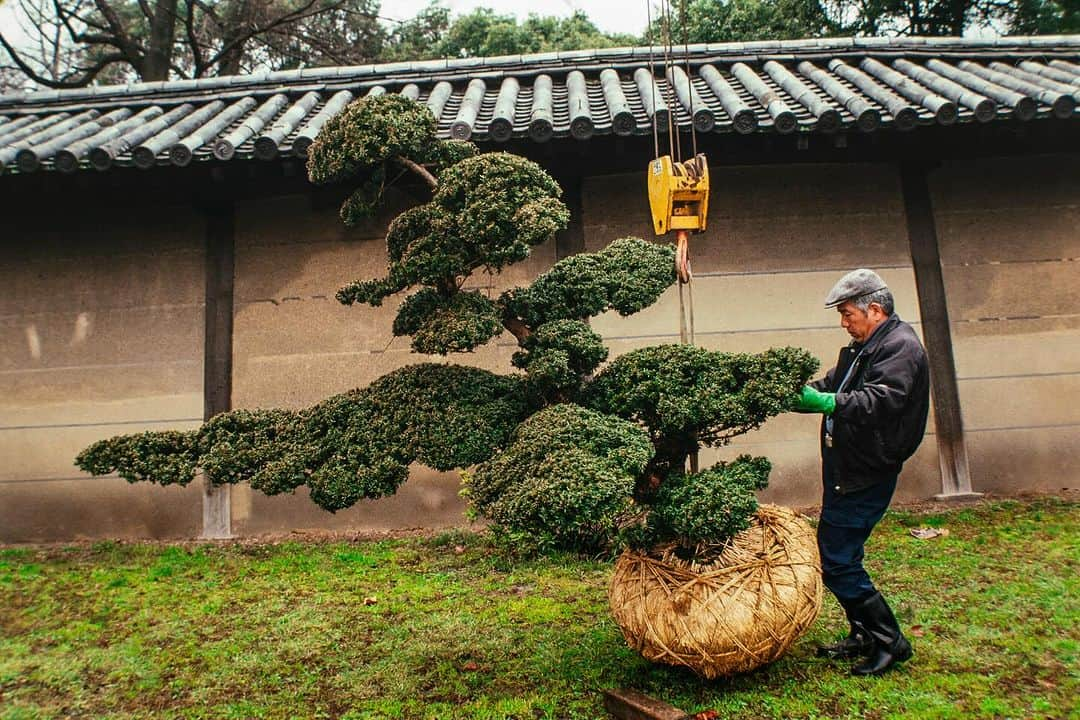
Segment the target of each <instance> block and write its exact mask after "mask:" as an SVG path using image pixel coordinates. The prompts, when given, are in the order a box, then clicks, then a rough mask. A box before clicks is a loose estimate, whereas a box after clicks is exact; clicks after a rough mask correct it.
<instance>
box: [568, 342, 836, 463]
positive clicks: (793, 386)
mask: <svg viewBox="0 0 1080 720" xmlns="http://www.w3.org/2000/svg"><path fill="white" fill-rule="evenodd" d="M817 368H818V361H817V359H816V358H814V357H813V356H812V355H811V354H810V353H809V352H807V351H806V350H801V349H797V348H773V349H770V350H767V351H766V352H764V353H760V354H756V355H753V354H741V353H725V352H714V351H710V350H705V349H704V348H700V347H694V346H691V345H656V346H653V347H647V348H642V349H640V350H634V351H631V352H629V353H626V354H625V355H621V356H619V357H618V358H616V359H615V360H614V361H612V363H611V364H610V365H608V366H607V367H605V368H604V369H603V370H602V371H601V372H600V373H599V374H598V375H597V377H596V382H594V383H593V384H592V386H591V387H590V388H589V392H588V394H587V396H586V398H585V404H586V405H587V406H588V407H591V408H593V409H595V410H598V411H600V412H604V413H611V414H613V415H618V416H619V417H623V418H627V419H630V420H634V421H636V422H639V423H641V424H642V425H644V426H645V427H647V428H648V429H649V432H650V434H651V435H652V437H653V439H654V440H661V439H666V440H678V439H688V440H690V441H692V442H694V443H700V444H703V445H717V444H722V443H723V442H725V441H726V440H728V439H730V438H731V437H734V436H735V435H739V434H741V433H744V432H747V431H749V430H753V429H754V428H757V427H758V426H760V425H761V424H762V423H763V422H765V420H766V419H767V418H768V417H770V416H773V415H777V414H779V413H781V412H786V411H789V410H792V409H794V402H795V398H796V396H797V395H798V391H799V388H801V387H802V386H803V385H804V384H805V383H806V381H807V380H808V379H809V378H810V376H811V375H812V374H813V373H814V372H815V371H816V370H817Z"/></svg>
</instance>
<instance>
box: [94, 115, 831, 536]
mask: <svg viewBox="0 0 1080 720" xmlns="http://www.w3.org/2000/svg"><path fill="white" fill-rule="evenodd" d="M402 169H404V170H405V171H408V172H411V173H413V174H415V175H416V176H417V177H419V178H421V179H422V180H423V181H424V182H425V183H426V184H427V186H428V187H429V188H430V192H431V198H430V200H429V201H428V202H426V203H423V204H420V205H417V206H415V207H413V208H410V209H409V210H406V211H405V212H403V213H401V214H400V215H399V216H397V217H396V218H395V219H394V220H393V221H392V222H391V223H390V226H389V228H388V230H387V233H386V252H387V259H388V265H387V272H386V275H385V276H383V277H378V278H363V279H359V280H357V281H356V282H352V283H350V284H348V285H346V286H345V287H343V288H341V289H340V290H339V291H338V293H337V298H338V300H339V301H340V302H342V303H345V304H347V305H353V304H361V305H362V304H367V305H373V306H377V305H380V304H381V303H382V302H383V301H384V300H385V299H386V298H388V297H390V296H392V295H398V294H404V295H405V297H404V301H403V302H402V303H401V304H400V308H399V310H398V312H397V315H396V317H395V319H394V322H393V332H394V334H395V335H398V336H408V337H409V338H410V339H411V344H412V348H413V349H414V350H415V351H416V352H419V353H426V354H437V355H449V354H451V353H463V352H469V351H472V350H474V349H475V348H477V347H480V346H481V345H483V344H485V343H487V342H490V341H491V340H492V339H493V338H495V337H497V336H499V335H500V334H502V333H509V335H511V336H512V337H513V338H514V339H515V340H516V341H517V345H518V351H517V352H516V353H515V354H514V356H513V359H512V364H513V368H508V369H507V370H508V371H507V373H506V374H496V373H492V372H489V371H486V370H480V369H476V368H472V367H467V366H462V365H455V364H450V363H446V364H442V363H430V362H429V363H420V364H416V365H412V366H408V367H404V368H401V369H399V370H396V371H394V372H391V373H389V374H387V375H385V376H383V377H382V378H380V379H378V380H377V381H375V382H374V383H372V384H371V385H369V386H367V387H364V388H358V389H355V390H351V391H349V392H346V393H342V394H340V395H335V396H333V397H330V398H327V399H326V400H324V401H323V402H321V403H319V404H317V405H315V406H313V407H310V408H307V409H304V410H300V411H291V410H278V409H270V410H234V411H231V412H226V413H222V414H220V415H218V416H216V417H214V418H212V419H211V420H210V421H209V422H207V423H206V424H205V425H203V426H202V427H201V428H200V429H198V430H195V431H191V432H174V431H168V432H148V433H140V434H136V435H126V436H119V437H114V438H111V439H108V440H104V441H101V442H98V443H95V444H93V445H91V446H90V447H88V448H87V449H86V450H84V451H83V452H82V453H81V454H80V455H79V456H78V458H77V460H76V463H77V465H78V466H79V467H80V468H82V469H83V470H86V471H88V472H91V473H94V474H106V473H113V472H115V473H118V474H119V475H120V476H121V477H123V478H125V479H127V480H128V481H131V482H137V481H147V482H153V483H158V484H162V485H165V484H181V485H183V484H187V483H189V482H191V481H192V480H193V479H194V478H195V476H196V474H197V472H198V471H200V470H201V471H202V472H203V473H204V474H205V476H206V477H207V478H208V479H209V481H210V482H211V483H213V484H217V485H220V484H225V483H238V482H247V483H250V485H251V486H252V487H253V488H255V489H257V490H259V491H261V492H264V493H266V494H270V495H272V494H276V493H282V492H293V491H295V490H296V489H297V488H300V487H301V486H307V488H308V491H309V494H310V497H311V499H312V501H314V502H315V503H316V504H318V505H319V506H320V507H323V508H325V509H327V510H329V511H336V510H340V509H342V508H347V507H350V506H352V505H354V504H355V503H357V502H360V501H362V500H364V499H370V498H378V497H383V496H386V495H390V494H393V493H394V492H395V491H396V490H397V488H398V487H399V486H400V485H401V483H403V482H404V481H405V480H406V479H407V477H408V467H409V465H410V464H411V463H414V462H417V463H422V464H424V465H427V466H429V467H431V468H434V469H436V470H451V469H460V470H463V471H465V472H464V473H463V477H464V480H465V488H464V492H465V494H466V495H467V497H468V499H469V502H470V504H471V507H472V509H473V510H474V511H475V512H476V513H478V514H479V515H481V516H483V517H485V518H488V519H489V520H490V521H491V522H492V526H493V528H494V529H495V530H496V531H499V532H507V533H513V534H515V535H518V536H520V535H526V536H529V537H531V538H532V539H533V540H534V541H535V542H537V543H538V544H539V545H540V546H542V547H550V548H562V549H570V550H580V551H596V550H600V549H609V548H612V547H614V546H617V545H620V544H626V545H630V546H632V547H650V546H652V545H655V544H657V543H660V542H665V541H673V540H674V541H677V542H679V543H681V544H683V545H685V546H686V547H693V546H695V545H697V544H698V543H702V542H720V541H722V540H724V539H726V538H730V537H732V536H733V535H735V534H737V533H739V532H740V531H742V530H743V529H745V528H746V527H748V525H749V522H750V518H751V516H752V515H753V514H754V512H755V511H756V509H757V503H756V500H755V491H757V490H759V489H761V488H763V487H765V485H766V483H767V481H768V475H769V470H770V466H769V462H768V460H766V459H765V458H752V457H749V456H740V457H738V458H737V459H735V460H732V461H731V462H727V463H719V464H717V465H714V466H712V467H709V468H705V469H703V470H701V471H700V472H688V471H687V460H688V458H689V457H690V455H691V454H692V453H695V452H696V451H697V450H698V449H699V448H700V447H702V446H716V445H722V444H724V443H726V442H727V441H729V440H730V438H732V437H733V436H735V435H737V434H740V433H744V432H747V431H749V430H752V429H754V428H756V427H758V426H760V425H761V424H762V423H763V422H764V421H765V420H766V419H767V418H768V417H770V416H772V415H776V414H778V413H781V412H784V411H787V410H790V409H792V407H793V404H794V399H795V398H796V396H797V394H798V392H797V391H798V390H799V388H801V387H802V385H803V384H804V383H805V382H806V381H807V379H808V378H809V377H810V375H811V374H812V373H813V372H814V371H815V370H816V369H817V361H816V360H815V359H814V358H813V357H812V356H811V355H810V354H809V353H807V352H806V351H804V350H800V349H795V348H780V349H772V350H769V351H767V352H764V353H760V354H736V353H725V352H715V351H709V350H705V349H702V348H697V347H690V346H686V345H659V346H654V347H647V348H643V349H640V350H636V351H633V352H629V353H627V354H625V355H622V356H620V357H618V358H616V359H615V360H613V361H611V362H607V364H606V365H605V362H606V361H607V360H608V350H607V348H606V347H605V346H604V343H603V339H602V338H601V337H600V336H599V335H598V334H597V333H596V332H595V331H594V330H593V329H592V328H591V327H590V324H589V319H590V318H592V317H594V316H596V315H599V314H601V313H605V312H609V311H615V312H618V313H620V314H622V315H630V314H633V313H636V312H638V311H639V310H641V309H643V308H646V307H648V306H649V305H651V304H653V303H654V302H656V300H657V299H658V298H659V296H660V295H661V293H663V292H664V290H665V289H667V288H668V287H669V286H670V285H671V284H672V283H673V282H675V272H674V250H673V249H672V248H671V247H669V246H667V245H661V244H656V243H652V242H646V241H644V240H641V239H637V238H623V239H619V240H615V241H614V242H612V243H611V244H610V245H608V246H607V247H606V248H604V249H603V250H601V251H599V252H596V253H585V254H579V255H575V256H572V257H568V258H565V259H563V260H560V261H559V262H557V263H555V265H554V266H553V267H551V269H549V270H548V271H547V272H545V273H543V274H541V275H540V276H539V277H537V278H536V279H535V280H534V281H533V282H532V283H531V284H529V285H527V286H523V287H515V288H513V289H510V290H507V291H506V292H503V293H502V294H501V295H500V296H498V297H489V296H488V295H486V294H485V293H483V292H480V291H477V290H474V289H467V288H468V285H467V283H466V281H467V280H468V279H469V278H470V276H472V275H473V274H474V273H476V272H482V271H486V272H492V273H498V272H499V271H501V270H502V269H503V268H505V267H507V266H509V265H511V264H513V263H516V262H520V261H522V260H524V259H525V258H526V257H528V255H529V253H530V249H531V248H532V247H534V246H536V245H538V244H540V243H542V242H545V241H546V240H548V239H550V238H551V237H552V236H553V235H554V234H555V233H556V232H558V231H559V230H561V229H563V228H564V227H565V226H566V224H567V222H568V220H569V212H568V211H567V208H566V206H565V205H564V204H563V203H562V201H561V200H560V195H561V190H560V188H559V187H558V185H557V184H556V183H555V181H554V180H553V179H552V178H551V177H550V176H549V175H548V174H547V173H546V172H544V170H543V169H542V168H541V167H540V166H539V165H537V164H536V163H533V162H531V161H529V160H526V159H524V158H521V157H518V156H515V155H511V154H508V153H487V154H480V153H478V151H477V149H476V147H475V146H474V145H472V144H470V143H463V142H457V141H443V140H440V139H439V138H437V137H436V125H435V119H434V117H433V116H432V115H431V113H430V112H429V111H428V110H427V108H426V107H425V106H422V105H419V104H417V103H414V102H413V101H411V100H407V99H404V98H401V97H399V96H394V95H383V96H378V97H368V98H365V99H362V100H359V101H357V102H355V103H353V104H352V105H351V106H349V107H348V108H347V109H346V110H345V111H344V112H342V113H341V114H340V115H339V116H337V117H336V118H334V119H333V120H332V121H330V122H329V123H327V125H326V127H325V128H324V130H323V131H322V133H321V134H320V135H319V138H318V139H317V140H316V142H315V143H314V144H313V145H312V147H311V150H310V154H309V160H308V173H309V176H310V179H311V180H312V181H313V182H316V183H331V182H333V183H341V182H349V183H352V184H353V185H355V188H356V189H355V192H353V194H352V195H351V196H349V198H348V199H347V200H346V201H345V203H344V204H343V205H342V208H341V218H342V220H343V221H344V222H345V223H346V224H348V225H352V224H354V223H356V222H358V221H359V220H360V219H362V218H364V217H368V216H370V215H371V214H372V213H373V212H374V211H375V210H376V208H378V207H379V205H380V202H381V200H382V197H383V193H384V191H385V189H386V184H387V182H388V179H389V178H392V177H396V176H399V175H400V174H401V170H402Z"/></svg>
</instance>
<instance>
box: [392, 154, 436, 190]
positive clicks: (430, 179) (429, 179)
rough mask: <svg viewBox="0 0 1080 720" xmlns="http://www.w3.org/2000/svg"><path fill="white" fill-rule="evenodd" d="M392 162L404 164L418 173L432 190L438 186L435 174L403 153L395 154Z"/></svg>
mask: <svg viewBox="0 0 1080 720" xmlns="http://www.w3.org/2000/svg"><path fill="white" fill-rule="evenodd" d="M394 162H396V163H398V164H400V165H404V166H405V167H407V168H409V169H410V170H412V171H413V172H414V173H416V174H417V175H419V176H420V177H421V179H423V181H424V182H426V183H427V185H428V187H429V188H431V190H432V191H433V192H434V191H435V190H437V189H438V188H439V181H438V180H436V179H435V176H434V175H432V174H431V173H430V172H428V169H427V168H426V167H424V166H423V165H421V164H420V163H418V162H415V161H413V160H410V159H409V158H407V157H404V156H403V155H398V156H396V157H395V158H394Z"/></svg>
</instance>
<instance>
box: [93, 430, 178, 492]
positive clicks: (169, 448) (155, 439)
mask: <svg viewBox="0 0 1080 720" xmlns="http://www.w3.org/2000/svg"><path fill="white" fill-rule="evenodd" d="M196 458H197V453H196V450H195V433H193V432H178V431H175V430H165V431H161V432H143V433H135V434H133V435H118V436H116V437H112V438H109V439H108V440H99V441H98V442H96V443H94V444H93V445H90V446H89V447H88V448H86V449H85V450H83V451H82V452H81V453H79V454H78V456H77V457H76V458H75V464H76V465H77V466H78V467H79V469H81V470H83V471H84V472H88V473H91V474H93V475H108V474H109V473H114V472H115V473H117V474H119V475H120V477H122V478H124V479H125V480H127V481H128V482H129V483H134V482H152V483H157V484H158V485H187V484H188V483H189V482H191V481H192V480H194V479H195V470H196Z"/></svg>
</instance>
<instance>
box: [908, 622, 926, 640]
mask: <svg viewBox="0 0 1080 720" xmlns="http://www.w3.org/2000/svg"><path fill="white" fill-rule="evenodd" d="M908 634H910V635H911V636H912V637H922V636H923V635H925V634H926V632H925V631H924V630H923V629H922V625H912V626H911V627H910V628H908Z"/></svg>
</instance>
